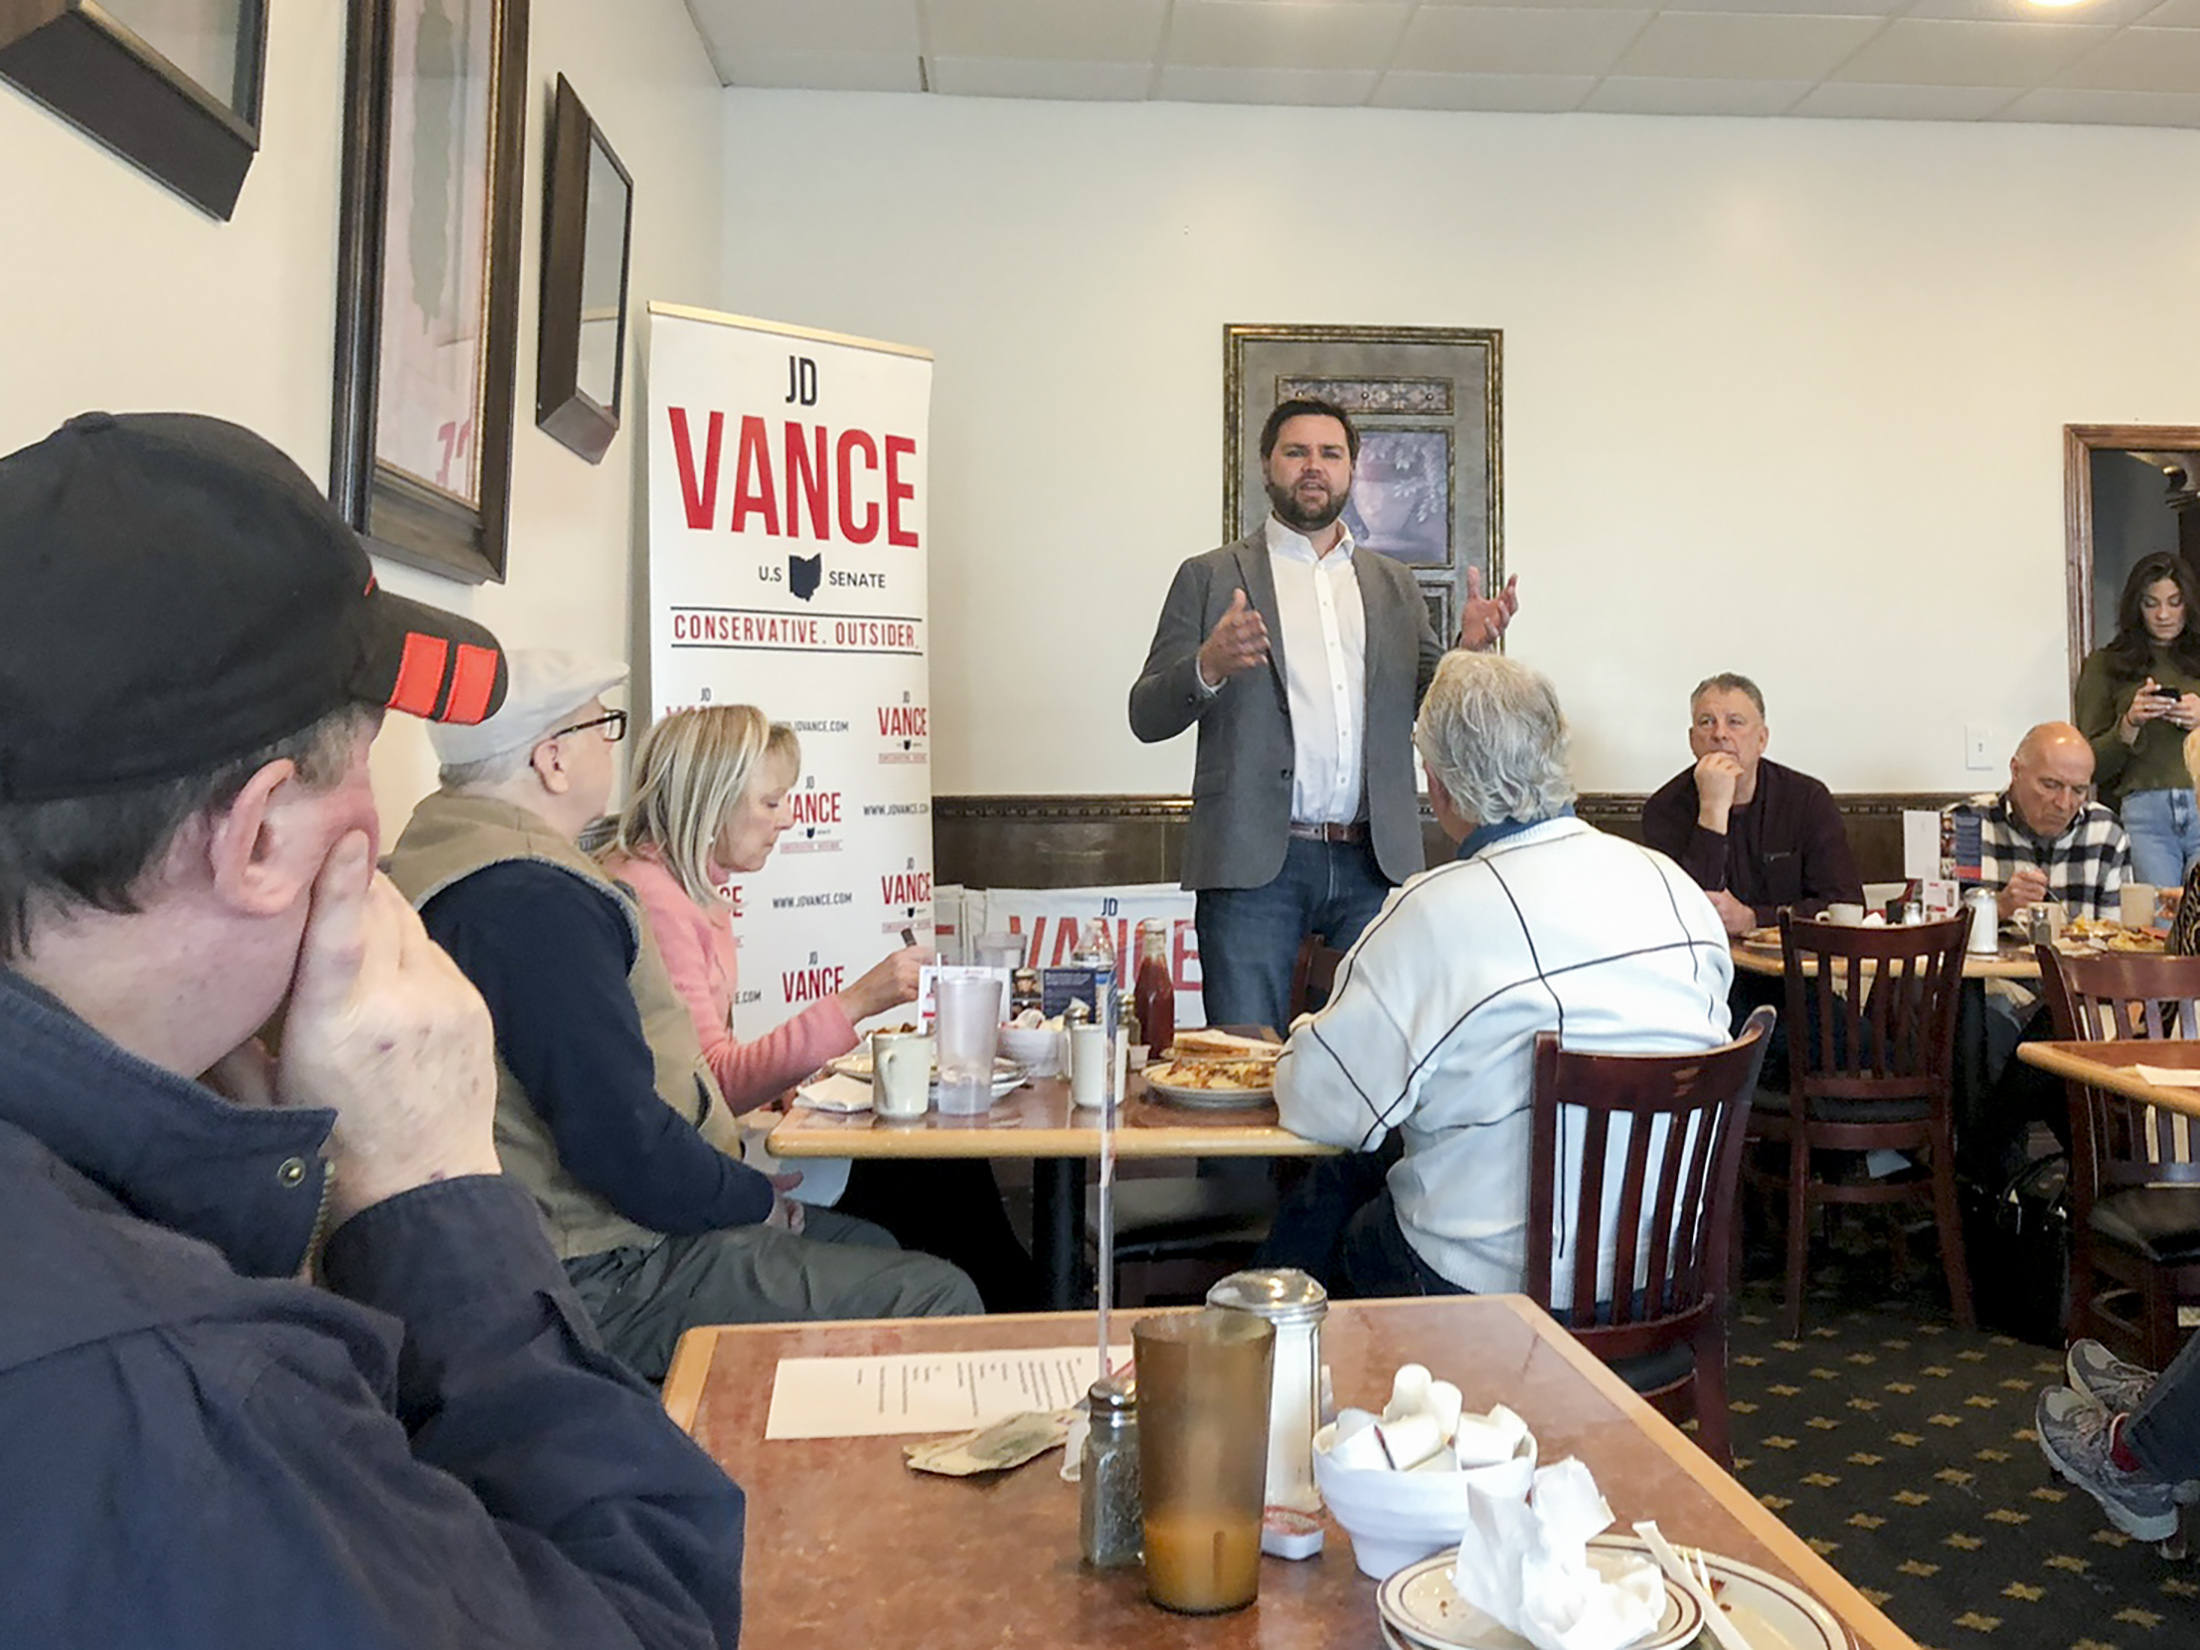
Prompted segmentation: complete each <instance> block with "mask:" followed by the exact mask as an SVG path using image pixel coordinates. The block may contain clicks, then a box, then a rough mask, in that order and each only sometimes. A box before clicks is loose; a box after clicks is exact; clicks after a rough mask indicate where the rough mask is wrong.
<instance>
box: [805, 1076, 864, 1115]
mask: <svg viewBox="0 0 2200 1650" xmlns="http://www.w3.org/2000/svg"><path fill="white" fill-rule="evenodd" d="M794 1094H795V1098H796V1099H797V1100H799V1101H801V1102H802V1103H803V1104H804V1105H805V1106H808V1107H810V1108H811V1109H812V1110H815V1111H869V1110H870V1109H871V1085H870V1084H868V1083H865V1082H861V1081H859V1080H858V1079H856V1078H853V1077H845V1076H843V1075H841V1074H840V1073H839V1072H833V1073H830V1074H828V1075H826V1076H824V1077H820V1078H817V1079H816V1080H815V1081H813V1082H808V1083H804V1084H803V1085H802V1086H801V1087H800V1088H798V1089H796V1090H795V1091H794Z"/></svg>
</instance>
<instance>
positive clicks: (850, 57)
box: [718, 52, 924, 92]
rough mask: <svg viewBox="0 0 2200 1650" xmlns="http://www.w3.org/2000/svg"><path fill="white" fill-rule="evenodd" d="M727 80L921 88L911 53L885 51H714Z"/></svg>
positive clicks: (805, 86)
mask: <svg viewBox="0 0 2200 1650" xmlns="http://www.w3.org/2000/svg"><path fill="white" fill-rule="evenodd" d="M718 72H719V74H720V76H721V77H722V78H723V79H724V81H725V83H726V84H727V85H728V86H784V87H790V88H794V89H796V90H801V91H813V92H921V91H923V90H924V84H923V82H922V81H921V80H919V79H918V77H917V56H916V53H914V52H911V53H909V54H908V55H907V56H903V55H901V54H900V53H891V54H889V53H885V52H732V53H727V54H722V55H721V56H720V57H719V62H718Z"/></svg>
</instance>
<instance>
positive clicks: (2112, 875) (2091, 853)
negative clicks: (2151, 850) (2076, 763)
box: [1948, 791, 2131, 922]
mask: <svg viewBox="0 0 2200 1650" xmlns="http://www.w3.org/2000/svg"><path fill="white" fill-rule="evenodd" d="M1948 813H1949V816H1950V817H1951V818H1955V817H1976V818H1977V820H1978V822H1979V833H1978V835H1979V884H1980V886H1982V887H1986V888H1996V889H1998V888H2003V887H2006V886H2007V885H2008V882H2009V879H2010V878H2011V877H2013V876H2015V875H2016V874H2017V872H2018V870H2019V869H2020V868H2021V867H2023V866H2026V865H2037V866H2038V867H2039V868H2040V869H2041V870H2043V871H2045V872H2046V873H2047V893H2048V897H2049V898H2050V899H2055V900H2059V901H2060V902H2061V903H2062V907H2063V910H2064V911H2065V912H2066V913H2068V914H2069V915H2070V916H2073V917H2093V918H2097V919H2102V920H2106V921H2108V922H2114V921H2116V920H2117V918H2118V916H2119V915H2120V914H2121V913H2120V911H2119V909H2118V906H2119V901H2118V899H2117V890H2118V889H2120V888H2121V887H2123V885H2124V878H2125V877H2126V876H2127V875H2129V874H2130V871H2131V841H2130V839H2129V838H2128V837H2126V836H2125V835H2124V828H2123V826H2122V825H2120V824H2118V823H2117V820H2116V816H2115V815H2114V814H2112V813H2110V812H2109V811H2108V809H2106V808H2104V807H2102V806H2101V805H2100V804H2099V803H2098V802H2088V803H2087V804H2086V805H2085V806H2084V807H2083V808H2081V809H2079V810H2078V816H2077V818H2075V819H2073V820H2072V821H2071V822H2070V823H2069V824H2068V825H2067V826H2065V827H2064V828H2063V833H2062V835H2060V836H2058V837H2054V838H2048V837H2043V836H2040V835H2038V834H2037V833H2035V832H2034V831H2033V829H2032V828H2031V826H2029V825H2027V824H2025V822H2024V821H2023V820H2022V819H2021V818H2019V817H2018V815H2017V810H2016V808H2015V806H2014V805H2013V804H2012V803H2011V802H2010V800H2009V793H2008V792H2007V791H2003V792H2002V793H2001V794H2000V795H1999V796H1996V795H1993V794H1992V793H1987V794H1985V795H1981V796H1974V797H1972V798H1971V800H1970V801H1968V802H1958V803H1957V804H1956V805H1955V806H1954V807H1952V808H1950V809H1949V810H1948Z"/></svg>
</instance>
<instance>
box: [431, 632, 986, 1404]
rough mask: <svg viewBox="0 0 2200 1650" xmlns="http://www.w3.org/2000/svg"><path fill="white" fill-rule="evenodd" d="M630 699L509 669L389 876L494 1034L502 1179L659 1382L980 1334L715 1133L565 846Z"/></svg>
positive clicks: (930, 1290)
mask: <svg viewBox="0 0 2200 1650" xmlns="http://www.w3.org/2000/svg"><path fill="white" fill-rule="evenodd" d="M625 679H626V666H625V665H623V664H620V663H618V662H616V661H613V660H596V659H590V658H586V657H583V656H581V655H578V654H572V653H560V652H552V651H548V650H545V649H515V650H514V651H513V652H512V654H511V689H510V692H509V693H508V694H507V695H506V697H505V701H504V708H503V709H502V710H500V711H498V712H497V714H496V715H494V716H492V717H490V718H489V719H488V720H487V721H485V722H483V723H482V724H481V725H480V726H478V727H468V728H436V729H433V730H431V732H430V738H431V739H432V740H433V742H434V744H435V747H436V754H437V755H438V756H439V757H440V758H441V759H442V762H443V772H442V775H441V780H442V786H441V789H439V790H438V791H436V793H435V794H434V795H432V796H430V797H428V798H427V799H426V800H425V801H423V802H422V803H421V804H420V806H419V807H418V808H417V809H416V810H415V811H414V813H413V817H412V819H411V821H410V822H409V823H408V824H407V825H406V827H405V832H404V835H403V836H401V837H400V838H399V839H398V842H397V847H396V849H395V850H394V851H393V852H392V853H391V855H390V877H391V880H393V881H394V882H395V883H396V884H397V885H398V887H400V888H402V889H403V890H404V891H405V895H406V897H407V898H408V899H410V900H411V901H412V902H413V903H414V904H415V905H416V906H417V907H419V910H420V916H421V920H422V921H423V922H424V923H425V924H426V925H427V929H428V933H429V934H430V935H431V936H433V938H434V939H435V940H436V942H437V943H438V944H439V945H441V946H442V947H443V948H444V949H445V950H446V951H448V952H449V953H450V954H451V956H452V958H453V960H454V961H456V962H457V964H458V966H459V967H460V968H461V969H463V970H464V971H465V973H466V977H467V978H468V979H470V980H472V981H473V982H474V986H475V988H476V989H477V990H479V991H480V992H481V995H482V996H483V998H485V999H486V1000H487V1002H488V1004H489V1014H490V1017H491V1018H492V1019H493V1020H494V1021H495V1022H496V1030H497V1141H498V1145H499V1147H500V1149H501V1151H502V1153H503V1156H504V1166H505V1171H506V1172H507V1173H508V1174H511V1175H512V1176H514V1177H515V1178H516V1179H518V1180H519V1181H520V1182H521V1183H522V1184H524V1185H525V1186H526V1187H527V1189H528V1190H529V1191H530V1192H532V1193H533V1194H534V1196H535V1201H536V1203H537V1204H538V1205H540V1206H541V1209H542V1212H543V1216H544V1218H545V1219H546V1220H547V1221H548V1222H549V1225H550V1237H551V1241H552V1243H553V1244H554V1245H555V1246H556V1248H557V1251H558V1256H559V1258H560V1259H561V1260H563V1261H564V1262H565V1269H566V1274H567V1276H569V1277H570V1278H571V1279H572V1281H573V1286H574V1288H575V1289H576V1290H577V1291H578V1292H579V1294H580V1298H581V1303H582V1304H583V1305H584V1306H586V1307H587V1308H588V1310H589V1314H590V1315H591V1316H592V1317H593V1318H594V1319H595V1320H596V1325H597V1327H598V1328H599V1329H600V1330H601V1331H602V1332H603V1337H604V1340H605V1342H606V1344H608V1345H609V1346H610V1348H611V1350H612V1351H614V1352H616V1353H618V1354H619V1355H620V1356H621V1357H623V1358H625V1359H626V1360H627V1361H628V1362H629V1363H631V1364H632V1365H633V1366H634V1367H635V1368H636V1369H637V1370H639V1371H640V1372H641V1373H642V1374H644V1375H647V1376H649V1377H650V1378H651V1379H652V1380H661V1379H663V1377H664V1373H665V1370H666V1367H667V1366H668V1365H669V1364H670V1362H671V1360H672V1349H673V1346H674V1344H675V1343H676V1342H677V1341H678V1340H679V1338H680V1335H681V1334H682V1333H683V1332H684V1331H685V1330H687V1329H689V1328H692V1327H693V1326H695V1325H697V1324H705V1323H759V1322H774V1321H783V1320H787V1319H804V1318H906V1317H926V1316H938V1315H950V1314H958V1313H975V1312H980V1311H983V1310H984V1307H983V1306H982V1305H981V1303H980V1301H979V1299H978V1292H977V1289H976V1287H975V1286H974V1285H973V1284H972V1283H971V1282H970V1280H969V1279H968V1278H967V1277H965V1276H964V1275H963V1274H962V1273H961V1272H960V1271H958V1270H957V1269H956V1268H955V1267H953V1266H950V1265H949V1264H948V1263H947V1262H946V1261H943V1260H939V1259H936V1258H935V1257H933V1256H931V1255H923V1254H914V1253H905V1252H903V1251H902V1250H900V1249H898V1248H897V1247H895V1244H894V1240H893V1239H892V1238H891V1237H889V1236H888V1235H887V1234H886V1233H885V1232H884V1231H882V1230H880V1229H879V1228H878V1227H875V1226H871V1225H869V1224H867V1223H866V1222H863V1221H859V1220H852V1219H850V1218H848V1217H847V1216H845V1215H840V1214H836V1213H834V1212H833V1211H832V1210H829V1209H825V1210H817V1211H814V1212H812V1213H810V1214H809V1215H808V1217H807V1219H806V1220H805V1219H804V1216H803V1211H802V1207H801V1205H799V1204H789V1203H787V1202H786V1201H785V1199H784V1198H783V1197H782V1196H781V1195H780V1194H779V1193H778V1192H777V1191H775V1189H774V1187H773V1185H772V1183H771V1181H770V1180H768V1179H767V1178H766V1177H765V1176H763V1175H761V1174H759V1173H757V1172H756V1170H754V1169H752V1168H750V1167H748V1166H747V1165H746V1164H743V1163H742V1162H741V1161H740V1160H739V1159H738V1157H736V1156H734V1155H731V1153H732V1152H733V1151H736V1150H738V1147H737V1146H736V1144H735V1142H736V1138H737V1137H736V1136H735V1135H734V1134H733V1132H732V1128H731V1123H730V1116H731V1114H730V1113H729V1112H728V1110H727V1108H726V1103H725V1100H724V1098H723V1097H722V1096H721V1095H720V1094H719V1092H718V1084H717V1081H716V1079H715V1078H713V1077H712V1076H711V1072H710V1066H709V1063H708V1062H707V1061H706V1060H705V1059H704V1058H703V1050H702V1044H701V1042H700V1041H699V1040H698V1039H697V1037H696V1035H695V1022H694V1019H693V1017H692V1016H691V1015H690V1014H689V1012H688V1008H687V1005H686V1003H685V1002H683V1001H682V1000H681V998H680V995H679V993H678V992H677V991H676V990H675V989H674V988H673V984H672V979H671V976H670V975H668V974H667V973H666V972H665V965H664V960H663V958H662V957H661V956H659V954H658V951H657V947H656V944H655V943H654V941H652V940H651V938H650V936H649V934H648V931H647V929H646V928H645V927H644V925H643V920H642V915H641V911H640V908H639V904H638V902H637V901H636V900H635V899H634V898H633V896H632V895H630V894H629V893H628V892H627V891H626V890H625V889H623V888H621V887H619V886H618V885H617V884H616V883H614V882H612V881H611V879H610V878H608V877H607V876H605V875H604V873H603V871H602V870H601V869H600V868H598V866H597V865H596V862H595V861H594V860H592V859H590V858H589V857H588V856H587V855H586V854H584V853H582V852H581V851H580V848H579V846H578V843H579V838H580V835H581V832H582V831H583V830H584V829H585V828H586V827H587V826H588V825H589V824H590V823H591V822H592V821H594V820H595V819H596V818H597V817H598V816H600V815H601V814H602V813H603V810H604V805H605V803H606V802H608V801H609V800H610V797H611V785H612V780H613V779H614V777H615V776H616V775H615V769H616V757H615V756H614V754H613V752H614V746H615V744H616V742H617V741H618V739H619V737H620V735H621V734H623V733H624V732H625V730H626V713H625V712H624V711H616V710H607V709H605V707H604V703H603V699H602V697H601V695H603V694H604V693H606V692H608V691H610V689H611V688H613V687H614V686H616V685H617V684H618V683H620V682H622V681H624V680H625ZM722 1147H723V1148H727V1149H721V1148H722ZM790 1225H791V1226H792V1229H789V1227H790ZM805 1227H807V1230H808V1234H809V1235H807V1236H804V1235H799V1234H800V1233H801V1232H802V1231H803V1230H804V1228H805Z"/></svg>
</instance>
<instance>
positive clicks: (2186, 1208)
mask: <svg viewBox="0 0 2200 1650" xmlns="http://www.w3.org/2000/svg"><path fill="white" fill-rule="evenodd" d="M2039 957H2040V981H2041V983H2042V985H2044V986H2045V988H2046V992H2047V1008H2048V1013H2049V1014H2050V1015H2051V1016H2053V1019H2054V1024H2055V1035H2056V1036H2057V1037H2060V1038H2065V1039H2073V1040H2075V1039H2083V1040H2085V1041H2088V1042H2097V1041H2107V1040H2109V1039H2112V1038H2123V1037H2187V1038H2190V1037H2200V957H2162V956H2147V955H2141V954H2129V953H2122V952H2114V951H2111V952H2104V953H2103V954H2101V955H2099V956H2093V957H2066V956H2063V955H2061V954H2060V953H2059V952H2057V951H2056V950H2055V949H2054V948H2053V947H2051V946H2045V945H2043V946H2041V947H2040V948H2039ZM2065 1086H2066V1088H2067V1089H2068V1091H2069V1095H2070V1322H2069V1326H2068V1332H2069V1334H2070V1335H2071V1337H2072V1338H2073V1339H2075V1338H2076V1337H2078V1336H2082V1335H2091V1336H2093V1337H2094V1338H2096V1339H2097V1340H2099V1341H2101V1342H2102V1343H2103V1344H2104V1345H2106V1346H2107V1347H2109V1348H2110V1349H2111V1350H2112V1351H2114V1352H2115V1353H2117V1355H2118V1356H2120V1357H2125V1358H2131V1359H2134V1360H2136V1361H2137V1362H2139V1363H2143V1364H2145V1365H2146V1366H2147V1367H2148V1368H2149V1369H2161V1368H2163V1367H2164V1366H2165V1365H2167V1364H2168V1363H2169V1361H2170V1360H2171V1359H2172V1358H2174V1357H2176V1355H2177V1350H2178V1348H2179V1346H2181V1345H2182V1344H2183V1342H2184V1338H2185V1337H2184V1334H2183V1332H2182V1331H2181V1330H2180V1329H2179V1328H2178V1325H2177V1308H2178V1307H2179V1306H2180V1305H2200V1161H2195V1159H2196V1158H2200V1152H2196V1151H2195V1149H2194V1148H2195V1146H2196V1145H2200V1141H2196V1140H2195V1138H2194V1136H2195V1132H2196V1131H2200V1123H2195V1122H2194V1121H2193V1120H2192V1119H2190V1118H2186V1117H2180V1116H2178V1115H2176V1114H2175V1113H2172V1112H2165V1111H2160V1110H2157V1109H2156V1108H2155V1107H2152V1106H2148V1105H2143V1104H2141V1103H2140V1102H2139V1101H2136V1100H2127V1099H2125V1098H2123V1097H2122V1096H2121V1095H2115V1094H2108V1093H2104V1092H2103V1091H2102V1090H2099V1089H2095V1088H2089V1087H2087V1086H2086V1085H2085V1084H2083V1083H2070V1084H2067V1085H2065Z"/></svg>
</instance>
